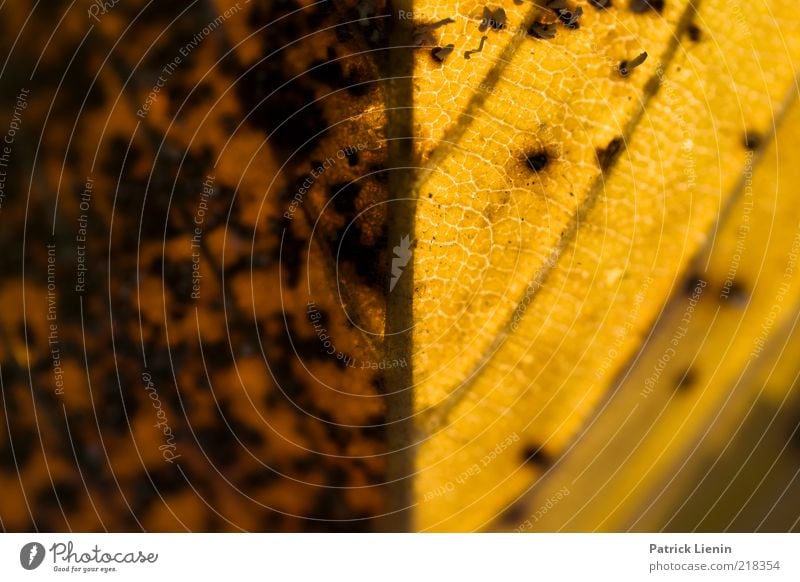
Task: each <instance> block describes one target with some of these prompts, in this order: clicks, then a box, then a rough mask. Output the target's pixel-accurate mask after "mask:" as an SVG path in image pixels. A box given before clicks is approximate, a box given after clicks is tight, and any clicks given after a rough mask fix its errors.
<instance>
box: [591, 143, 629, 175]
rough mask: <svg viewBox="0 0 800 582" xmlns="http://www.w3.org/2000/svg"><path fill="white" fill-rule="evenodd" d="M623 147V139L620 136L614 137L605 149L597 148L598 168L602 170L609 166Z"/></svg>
mask: <svg viewBox="0 0 800 582" xmlns="http://www.w3.org/2000/svg"><path fill="white" fill-rule="evenodd" d="M624 148H625V140H624V139H622V137H615V138H614V139H612V140H611V141H610V142H608V145H607V146H606V147H605V149H598V150H597V163H598V164H600V169H601V170H603V171H604V172H605V171H606V170H608V168H610V167H611V165H612V164H613V163H614V162H615V161H616V159H617V158H618V157H619V154H620V152H621V151H622V150H623V149H624Z"/></svg>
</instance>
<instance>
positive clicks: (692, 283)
mask: <svg viewBox="0 0 800 582" xmlns="http://www.w3.org/2000/svg"><path fill="white" fill-rule="evenodd" d="M704 283H705V281H704V280H703V279H702V278H701V277H700V276H699V275H697V274H693V275H691V276H690V277H688V278H687V279H686V283H685V285H684V287H683V292H684V294H685V295H686V296H687V297H691V296H692V295H694V294H695V289H697V287H698V286H702V285H703V284H704Z"/></svg>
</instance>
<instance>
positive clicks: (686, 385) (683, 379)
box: [675, 368, 697, 391]
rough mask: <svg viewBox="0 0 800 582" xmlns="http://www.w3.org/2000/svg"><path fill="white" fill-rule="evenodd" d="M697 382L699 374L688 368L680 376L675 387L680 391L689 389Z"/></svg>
mask: <svg viewBox="0 0 800 582" xmlns="http://www.w3.org/2000/svg"><path fill="white" fill-rule="evenodd" d="M696 383H697V374H696V373H695V371H694V370H692V369H691V368H688V369H687V370H686V371H685V372H684V373H683V374H681V375H679V376H678V382H677V383H676V385H675V388H676V389H677V390H680V391H687V390H689V389H690V388H691V387H692V386H694V385H695V384H696Z"/></svg>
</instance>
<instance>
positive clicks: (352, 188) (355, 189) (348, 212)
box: [328, 182, 361, 217]
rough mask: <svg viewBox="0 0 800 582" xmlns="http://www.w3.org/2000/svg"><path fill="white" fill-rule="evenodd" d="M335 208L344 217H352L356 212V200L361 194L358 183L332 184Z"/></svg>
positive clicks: (331, 191) (331, 194)
mask: <svg viewBox="0 0 800 582" xmlns="http://www.w3.org/2000/svg"><path fill="white" fill-rule="evenodd" d="M328 191H329V192H330V196H331V200H332V202H333V207H334V208H335V209H336V211H337V212H338V213H340V214H342V215H344V216H348V217H349V216H352V215H354V214H355V212H356V198H358V195H359V193H360V192H361V185H360V184H358V183H356V182H337V183H336V184H331V186H330V188H329V190H328Z"/></svg>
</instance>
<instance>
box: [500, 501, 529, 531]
mask: <svg viewBox="0 0 800 582" xmlns="http://www.w3.org/2000/svg"><path fill="white" fill-rule="evenodd" d="M524 519H525V504H524V503H522V502H521V501H517V502H515V503H512V504H511V506H510V507H509V508H508V509H506V510H505V511H504V512H503V513H502V514H501V515H500V523H503V524H505V525H516V524H518V523H520V522H522V521H523V520H524Z"/></svg>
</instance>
